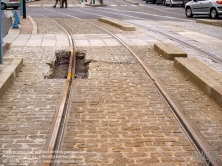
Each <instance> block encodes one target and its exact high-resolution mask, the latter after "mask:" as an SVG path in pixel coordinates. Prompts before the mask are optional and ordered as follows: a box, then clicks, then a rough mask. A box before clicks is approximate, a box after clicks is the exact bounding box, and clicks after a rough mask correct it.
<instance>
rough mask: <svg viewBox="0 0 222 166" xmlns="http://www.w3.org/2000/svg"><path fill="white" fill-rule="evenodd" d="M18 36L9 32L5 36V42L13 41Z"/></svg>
mask: <svg viewBox="0 0 222 166" xmlns="http://www.w3.org/2000/svg"><path fill="white" fill-rule="evenodd" d="M17 37H18V34H8V35H6V36H5V37H4V38H3V42H4V43H12V42H13V41H14V40H15V39H16V38H17Z"/></svg>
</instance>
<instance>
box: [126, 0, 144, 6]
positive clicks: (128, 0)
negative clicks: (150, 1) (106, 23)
mask: <svg viewBox="0 0 222 166" xmlns="http://www.w3.org/2000/svg"><path fill="white" fill-rule="evenodd" d="M124 1H126V2H129V3H132V4H134V5H140V3H138V2H133V1H130V0H124Z"/></svg>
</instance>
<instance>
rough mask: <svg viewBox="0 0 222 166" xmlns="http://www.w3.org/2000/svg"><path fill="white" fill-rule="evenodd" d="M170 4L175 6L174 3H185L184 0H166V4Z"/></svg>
mask: <svg viewBox="0 0 222 166" xmlns="http://www.w3.org/2000/svg"><path fill="white" fill-rule="evenodd" d="M168 5H170V7H173V6H174V5H180V6H182V5H183V0H166V1H165V6H168Z"/></svg>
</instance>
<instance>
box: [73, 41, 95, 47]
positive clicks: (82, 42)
mask: <svg viewBox="0 0 222 166" xmlns="http://www.w3.org/2000/svg"><path fill="white" fill-rule="evenodd" d="M74 41H75V44H76V46H85V47H86V46H91V44H90V43H89V41H88V40H74Z"/></svg>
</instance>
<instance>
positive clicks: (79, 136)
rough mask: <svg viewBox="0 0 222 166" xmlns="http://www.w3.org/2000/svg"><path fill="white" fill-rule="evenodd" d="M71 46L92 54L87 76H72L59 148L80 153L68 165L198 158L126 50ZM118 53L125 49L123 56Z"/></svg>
mask: <svg viewBox="0 0 222 166" xmlns="http://www.w3.org/2000/svg"><path fill="white" fill-rule="evenodd" d="M77 49H79V50H85V53H86V55H87V54H88V53H89V54H93V55H90V57H91V58H90V59H91V60H93V62H91V63H90V64H89V79H75V80H74V82H73V85H72V86H73V92H72V101H71V109H70V112H69V117H68V125H67V130H66V134H65V137H64V142H63V144H62V149H61V150H62V151H77V150H79V151H81V153H79V154H78V155H76V156H75V157H73V161H72V162H70V163H69V164H68V165H72V164H73V165H84V164H85V165H94V166H95V165H101V166H102V165H104V166H105V165H110V166H111V165H115V166H116V165H128V166H133V165H147V164H148V165H197V163H198V162H200V158H198V156H197V155H196V156H195V155H194V154H195V153H196V151H195V150H194V148H193V146H192V144H191V143H190V141H189V140H188V139H187V137H186V136H185V134H184V133H183V131H182V129H181V127H180V126H179V124H178V122H177V121H176V120H175V118H174V116H173V114H172V113H171V112H170V110H169V109H168V108H167V106H166V104H165V103H164V102H163V100H162V98H161V97H160V96H159V94H158V93H157V92H156V90H155V89H154V88H153V86H152V84H151V82H150V81H149V79H148V78H147V76H146V74H145V73H144V71H143V70H142V69H141V67H140V65H139V64H138V63H136V61H135V60H134V58H133V57H132V56H131V54H130V53H127V54H126V51H125V49H123V47H102V48H101V47H94V48H90V47H87V48H86V47H85V48H77ZM122 55H125V56H126V55H127V57H126V59H122ZM102 58H103V59H102ZM117 62H118V63H117ZM95 94H96V96H95ZM81 159H82V160H81Z"/></svg>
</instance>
